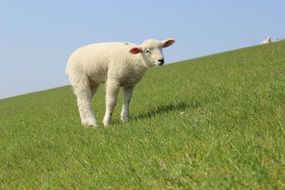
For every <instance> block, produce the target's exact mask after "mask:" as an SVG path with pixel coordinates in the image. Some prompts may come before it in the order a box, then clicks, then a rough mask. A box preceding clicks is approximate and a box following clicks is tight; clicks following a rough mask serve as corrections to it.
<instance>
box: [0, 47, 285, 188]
mask: <svg viewBox="0 0 285 190" xmlns="http://www.w3.org/2000/svg"><path fill="white" fill-rule="evenodd" d="M284 53H285V43H284V42H279V43H274V44H270V45H266V46H258V47H253V48H245V49H241V50H237V51H233V52H227V53H223V54H218V55H213V56H208V57H203V58H199V59H195V60H191V61H184V62H181V63H177V64H172V65H167V66H164V67H160V68H156V69H153V70H151V71H150V72H148V73H147V74H146V76H145V78H144V79H143V81H142V82H141V83H140V84H139V85H138V87H137V88H136V91H135V96H134V98H133V101H132V107H131V108H132V110H131V111H132V119H131V121H130V122H129V123H128V124H125V125H123V124H121V123H120V122H119V111H120V106H121V101H120V102H118V106H117V109H116V113H115V114H114V122H115V124H114V125H113V126H112V127H111V128H108V129H104V128H103V127H100V128H99V129H96V130H94V129H86V128H83V127H81V126H80V121H79V116H78V113H77V108H76V102H75V97H74V95H73V94H72V92H71V89H70V87H63V88H58V89H54V90H49V91H45V92H40V93H33V94H28V95H24V96H19V97H15V98H11V99H6V100H0V130H1V133H0V189H2V188H4V189H6V188H12V189H14V188H28V189H30V188H33V189H38V188H40V187H41V188H44V189H45V188H51V187H53V188H67V189H70V188H80V189H81V188H82V189H83V188H84V189H86V188H87V187H90V188H100V189H104V188H105V189H126V188H135V189H137V188H141V189H149V188H152V189H161V188H169V189H172V188H174V189H176V188H189V187H191V188H194V189H195V188H199V189H200V188H203V189H225V188H236V189H240V188H253V189H260V188H261V189H271V188H280V189H281V188H285V141H284V139H285V75H284V72H285V54H284ZM93 105H94V109H95V112H96V116H97V119H98V121H101V120H102V118H103V112H104V90H103V87H101V89H100V90H99V93H98V94H97V95H96V97H95V100H94V104H93Z"/></svg>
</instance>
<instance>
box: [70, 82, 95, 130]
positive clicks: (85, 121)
mask: <svg viewBox="0 0 285 190" xmlns="http://www.w3.org/2000/svg"><path fill="white" fill-rule="evenodd" d="M97 88H98V86H95V87H94V86H92V85H90V83H89V81H88V80H86V81H85V80H84V81H82V82H81V83H80V84H79V85H76V87H74V91H75V94H76V96H77V105H78V110H79V114H80V118H81V123H82V125H84V126H87V127H94V128H95V127H97V123H96V119H95V117H94V114H93V113H92V106H91V102H92V96H93V95H94V94H95V92H96V89H97Z"/></svg>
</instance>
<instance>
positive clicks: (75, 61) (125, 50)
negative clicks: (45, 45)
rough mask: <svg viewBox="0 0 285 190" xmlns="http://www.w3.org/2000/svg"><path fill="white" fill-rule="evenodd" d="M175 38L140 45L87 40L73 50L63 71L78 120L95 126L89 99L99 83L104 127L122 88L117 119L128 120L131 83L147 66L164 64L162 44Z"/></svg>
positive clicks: (137, 79)
mask: <svg viewBox="0 0 285 190" xmlns="http://www.w3.org/2000/svg"><path fill="white" fill-rule="evenodd" d="M174 42H175V40H174V39H172V38H169V39H166V40H164V41H159V40H155V39H149V40H146V41H144V42H143V43H142V44H140V45H136V44H133V43H124V42H106V43H97V44H91V45H87V46H84V47H81V48H79V49H77V50H75V51H74V52H73V53H72V54H71V55H70V57H69V59H68V62H67V65H66V69H65V73H66V74H67V75H68V78H69V81H70V83H71V86H72V87H73V90H74V93H75V95H76V97H77V106H78V110H79V115H80V119H81V124H82V125H83V126H87V127H93V128H96V127H98V125H97V122H96V119H95V116H94V114H93V112H92V107H91V100H92V97H93V96H94V95H95V93H96V90H97V89H98V87H99V85H100V84H102V83H105V84H106V99H105V103H106V111H105V116H104V119H103V124H104V126H105V127H107V126H109V125H110V124H111V122H112V113H113V110H114V107H115V105H116V102H117V95H118V92H119V89H120V88H122V91H123V96H124V101H123V106H122V111H121V120H122V121H123V122H127V121H128V120H129V104H130V101H131V97H132V94H133V90H134V87H135V85H136V84H137V83H138V82H139V81H140V80H141V79H142V77H143V75H144V73H145V72H146V70H147V69H148V68H151V67H153V66H161V65H163V64H164V56H163V53H162V48H166V47H169V46H171V45H172V44H173V43H174Z"/></svg>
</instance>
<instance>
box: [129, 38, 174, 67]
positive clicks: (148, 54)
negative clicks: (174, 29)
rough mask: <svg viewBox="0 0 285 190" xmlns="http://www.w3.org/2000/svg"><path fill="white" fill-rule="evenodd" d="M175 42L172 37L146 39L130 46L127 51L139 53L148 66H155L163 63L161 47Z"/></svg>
mask: <svg viewBox="0 0 285 190" xmlns="http://www.w3.org/2000/svg"><path fill="white" fill-rule="evenodd" d="M174 42H175V40H174V39H172V38H170V39H166V40H164V41H159V40H154V39H150V40H146V41H144V42H143V43H142V44H141V45H139V46H136V47H133V48H131V49H130V50H129V51H130V53H132V54H138V53H140V54H141V56H142V58H143V59H144V62H145V64H147V65H148V66H150V67H151V66H156V65H163V64H164V56H163V52H162V48H166V47H169V46H171V45H172V44H173V43H174Z"/></svg>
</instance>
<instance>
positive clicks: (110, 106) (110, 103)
mask: <svg viewBox="0 0 285 190" xmlns="http://www.w3.org/2000/svg"><path fill="white" fill-rule="evenodd" d="M119 89H120V86H119V84H118V83H117V82H116V81H107V82H106V112H105V116H104V120H103V124H104V126H105V127H107V126H108V125H110V124H111V122H112V114H113V111H114V108H115V105H116V102H117V96H118V92H119Z"/></svg>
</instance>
